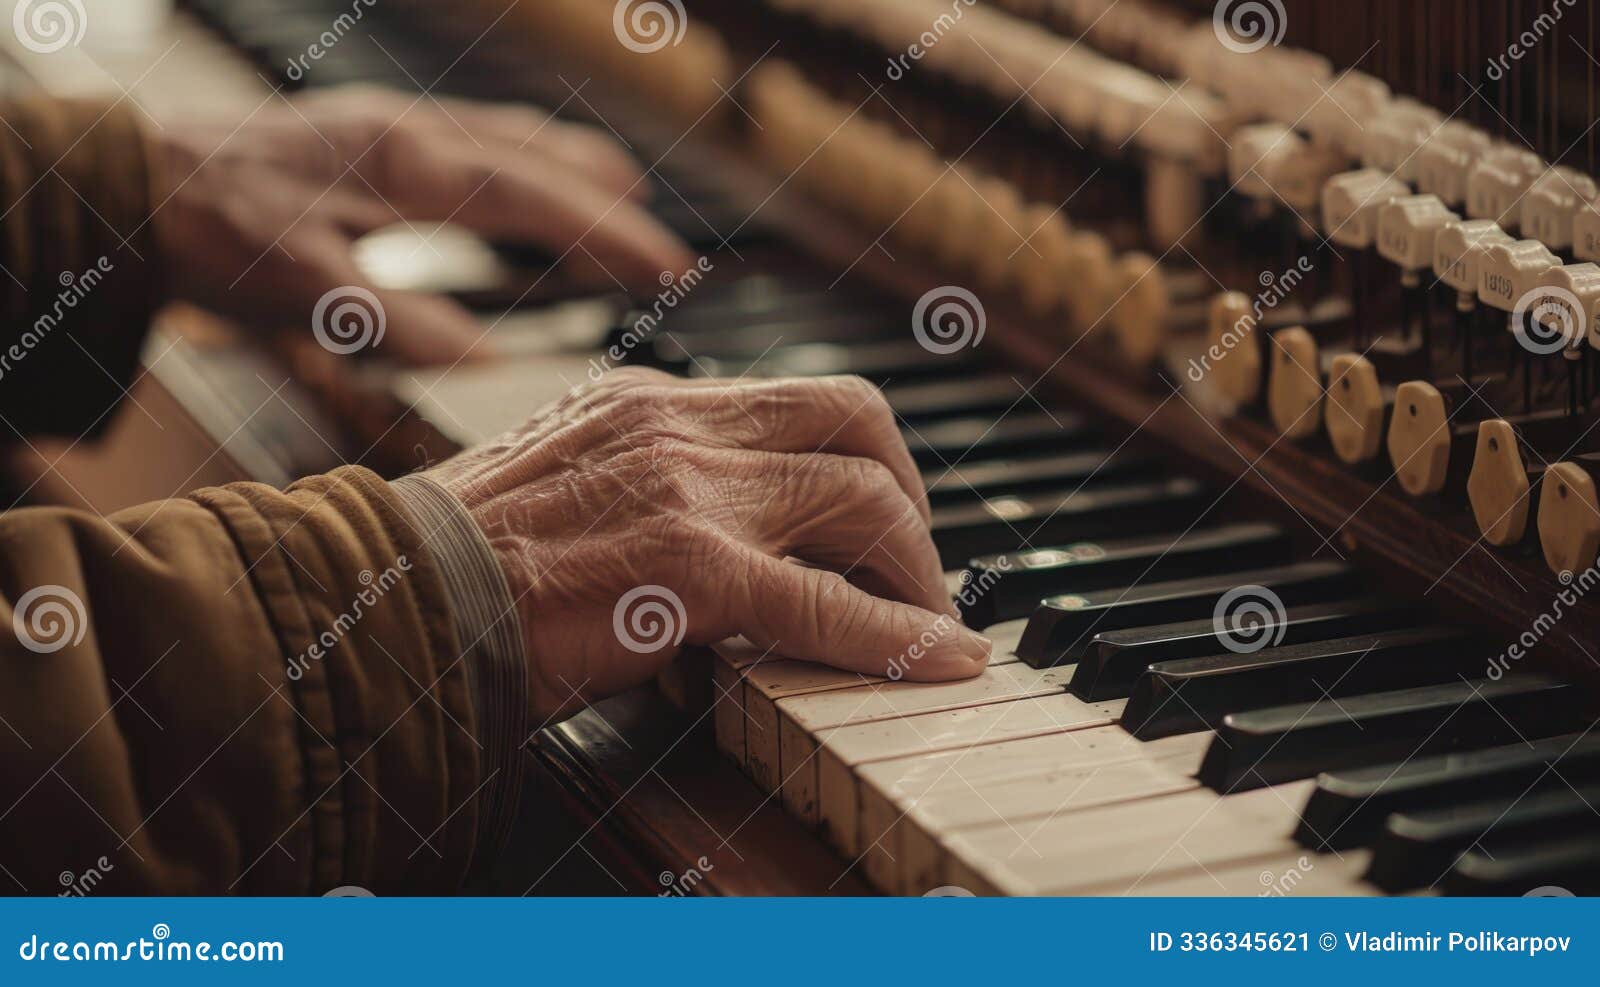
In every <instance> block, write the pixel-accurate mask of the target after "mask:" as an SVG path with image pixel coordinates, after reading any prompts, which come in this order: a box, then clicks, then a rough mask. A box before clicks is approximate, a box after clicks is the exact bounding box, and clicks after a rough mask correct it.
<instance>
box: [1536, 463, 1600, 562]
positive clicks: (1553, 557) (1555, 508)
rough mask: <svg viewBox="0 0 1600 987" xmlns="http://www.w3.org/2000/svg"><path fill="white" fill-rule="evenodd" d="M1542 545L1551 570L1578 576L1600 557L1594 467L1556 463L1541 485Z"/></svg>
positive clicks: (1598, 501)
mask: <svg viewBox="0 0 1600 987" xmlns="http://www.w3.org/2000/svg"><path fill="white" fill-rule="evenodd" d="M1539 545H1540V547H1541V548H1543V549H1544V561H1545V564H1546V565H1548V566H1549V567H1550V571H1551V572H1554V573H1557V574H1560V573H1567V574H1568V576H1576V575H1577V574H1578V573H1580V572H1583V571H1584V570H1586V569H1590V568H1592V567H1594V566H1595V565H1596V560H1597V559H1600V498H1597V497H1596V495H1595V482H1594V468H1593V467H1592V466H1591V467H1589V468H1585V466H1583V465H1580V464H1578V463H1574V462H1565V463H1556V464H1555V465H1553V466H1551V467H1550V468H1549V469H1548V470H1546V471H1545V474H1544V478H1543V479H1542V480H1541V481H1540V485H1539Z"/></svg>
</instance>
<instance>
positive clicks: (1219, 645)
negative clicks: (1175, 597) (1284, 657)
mask: <svg viewBox="0 0 1600 987" xmlns="http://www.w3.org/2000/svg"><path fill="white" fill-rule="evenodd" d="M1416 619H1417V615H1416V611H1415V609H1414V608H1412V607H1409V606H1404V605H1402V604H1399V603H1396V602H1395V601H1393V600H1386V599H1379V598H1378V597H1362V598H1359V599H1352V600H1340V601H1338V602H1336V603H1314V604H1311V605H1309V606H1303V607H1289V608H1288V609H1287V610H1285V611H1284V614H1283V617H1282V618H1281V619H1279V618H1277V617H1274V618H1272V619H1271V620H1270V621H1268V623H1267V624H1266V628H1265V631H1264V633H1266V634H1269V635H1270V640H1274V641H1277V642H1278V643H1279V644H1280V645H1285V644H1304V643H1306V642H1309V641H1328V640H1332V639H1334V638H1339V637H1350V636H1351V635H1354V634H1370V633H1373V632H1375V631H1382V630H1389V629H1391V628H1399V627H1406V626H1409V625H1411V624H1414V623H1416ZM1223 631H1224V629H1223V628H1219V627H1218V626H1217V622H1216V620H1215V619H1214V618H1212V617H1206V618H1203V619H1201V620H1189V621H1183V622H1181V623H1176V624H1156V625H1155V626H1152V627H1136V628H1132V629H1130V630H1120V631H1104V632H1102V633H1099V634H1096V635H1095V636H1094V638H1093V640H1091V641H1090V642H1089V646H1088V648H1087V649H1086V650H1085V651H1084V653H1083V655H1082V657H1080V658H1079V659H1078V667H1077V668H1076V669H1074V670H1073V673H1072V682H1071V685H1070V686H1069V689H1070V691H1071V692H1072V694H1073V695H1075V696H1077V697H1078V698H1080V699H1085V700H1088V701H1090V702H1099V701H1101V700H1105V699H1118V698H1121V697H1123V696H1126V695H1128V693H1129V692H1131V691H1132V690H1133V685H1134V683H1135V682H1136V681H1138V678H1139V676H1140V675H1141V674H1143V672H1144V670H1145V669H1146V668H1148V667H1150V666H1151V665H1153V664H1155V663H1156V662H1158V661H1170V660H1173V659H1176V658H1195V657H1199V656H1201V655H1214V654H1219V653H1221V652H1223V651H1226V650H1227V645H1226V644H1225V643H1224V641H1223Z"/></svg>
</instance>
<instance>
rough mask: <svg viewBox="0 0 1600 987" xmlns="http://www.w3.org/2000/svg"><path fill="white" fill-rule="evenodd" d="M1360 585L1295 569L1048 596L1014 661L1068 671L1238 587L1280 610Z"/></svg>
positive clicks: (1190, 615)
mask: <svg viewBox="0 0 1600 987" xmlns="http://www.w3.org/2000/svg"><path fill="white" fill-rule="evenodd" d="M1357 581H1358V573H1357V572H1356V570H1355V569H1354V568H1352V567H1350V566H1348V565H1345V564H1344V563H1342V562H1300V563H1296V564H1294V565H1286V566H1276V567H1273V568H1268V569H1243V570H1238V571H1235V572H1229V573H1220V574H1217V575H1212V576H1202V577H1198V578H1195V579H1180V580H1174V581H1171V582H1163V583H1148V584H1143V585H1136V586H1129V587H1123V588H1119V589H1108V590H1097V591H1095V592H1092V593H1072V594H1066V595H1061V596H1051V597H1047V598H1045V599H1044V600H1043V601H1041V602H1040V604H1039V606H1038V608H1037V609H1035V610H1034V612H1033V614H1032V616H1030V617H1029V618H1028V626H1027V629H1026V630H1024V631H1023V633H1022V640H1021V642H1020V643H1019V644H1018V645H1017V657H1018V658H1021V659H1022V660H1023V661H1025V662H1027V663H1028V664H1030V665H1032V666H1033V667H1035V668H1043V667H1046V666H1048V665H1063V664H1071V663H1073V662H1076V661H1077V660H1078V659H1079V658H1081V657H1082V656H1083V654H1084V653H1085V652H1086V651H1087V650H1088V647H1089V643H1090V642H1091V641H1092V640H1093V639H1094V636H1095V635H1096V634H1099V633H1104V632H1106V631H1114V630H1121V629H1124V628H1129V627H1146V626H1149V625H1151V624H1165V623H1172V622H1173V621H1178V620H1198V619H1200V618H1202V617H1206V616H1212V615H1213V614H1215V612H1216V610H1217V606H1218V604H1219V603H1220V602H1221V601H1222V599H1223V597H1224V596H1226V595H1227V594H1229V593H1231V592H1233V591H1234V590H1237V589H1239V588H1241V587H1246V588H1248V587H1261V588H1264V589H1265V590H1267V591H1269V592H1270V593H1272V594H1273V596H1274V597H1275V598H1276V600H1277V601H1278V604H1277V605H1278V606H1280V607H1291V606H1298V605H1300V604H1305V603H1316V602H1320V601H1326V600H1336V599H1339V598H1341V597H1344V596H1348V595H1350V593H1352V592H1353V591H1354V590H1355V588H1356V583H1357ZM1250 592H1251V594H1252V595H1255V594H1256V593H1258V592H1259V591H1258V590H1251V591H1250Z"/></svg>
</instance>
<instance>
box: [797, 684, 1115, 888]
mask: <svg viewBox="0 0 1600 987" xmlns="http://www.w3.org/2000/svg"><path fill="white" fill-rule="evenodd" d="M1055 671H1058V672H1060V671H1064V670H1063V669H1055ZM1065 671H1067V674H1069V675H1070V670H1065ZM1122 706H1123V703H1122V702H1121V701H1120V700H1115V701H1111V702H1104V703H1085V702H1084V701H1082V700H1081V699H1078V698H1077V697H1076V696H1071V695H1068V694H1067V693H1066V692H1060V693H1050V694H1047V695H1043V696H1031V697H1028V698H1023V699H1015V700H1012V701H1007V702H997V703H990V704H988V705H984V706H968V707H964V708H961V709H952V710H946V711H944V712H937V713H924V714H921V715H917V716H905V717H900V718H897V719H886V720H878V721H875V722H872V723H858V724H852V725H850V726H845V727H839V728H837V729H832V730H828V731H826V735H825V736H823V737H821V738H819V739H820V743H819V745H818V748H817V754H816V757H815V759H814V762H815V767H816V772H815V774H814V775H813V776H812V778H813V779H814V784H815V785H816V803H817V808H816V818H817V820H818V821H819V822H820V824H821V829H822V834H823V837H824V838H825V839H827V840H828V841H829V842H830V843H831V844H833V845H834V846H835V847H837V848H838V849H839V850H841V851H842V852H844V853H845V854H847V855H848V856H851V857H855V856H856V855H858V854H859V853H860V852H861V849H862V844H861V840H860V832H859V830H858V823H859V821H860V812H861V810H860V806H861V791H860V785H859V783H858V779H857V777H856V770H857V769H858V768H860V767H861V766H862V765H863V764H868V763H871V762H873V761H879V760H888V759H891V758H901V757H907V756H910V755H915V754H919V753H935V752H939V751H952V750H967V749H973V748H978V747H981V746H984V745H988V744H994V743H999V742H1001V741H1006V740H1016V739H1019V738H1023V737H1036V736H1041V735H1043V734H1050V733H1061V732H1064V731H1068V730H1077V729H1084V728H1087V727H1101V726H1108V725H1110V724H1111V723H1113V722H1115V720H1116V717H1117V716H1119V715H1121V711H1122Z"/></svg>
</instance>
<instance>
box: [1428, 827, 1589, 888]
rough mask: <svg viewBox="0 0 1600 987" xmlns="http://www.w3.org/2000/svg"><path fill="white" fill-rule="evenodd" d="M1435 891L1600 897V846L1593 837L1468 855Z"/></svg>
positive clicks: (1451, 870) (1457, 863) (1480, 851)
mask: <svg viewBox="0 0 1600 987" xmlns="http://www.w3.org/2000/svg"><path fill="white" fill-rule="evenodd" d="M1439 889H1440V890H1441V891H1443V892H1444V893H1445V894H1451V895H1470V896H1473V897H1487V896H1491V895H1522V896H1533V897H1541V898H1555V897H1566V896H1567V895H1568V894H1573V895H1583V896H1590V895H1600V841H1597V840H1596V839H1595V838H1594V837H1593V836H1579V837H1571V838H1568V839H1563V840H1552V841H1549V842H1539V843H1533V844H1530V845H1528V846H1523V847H1516V848H1508V847H1502V848H1500V849H1498V850H1496V851H1493V855H1492V856H1491V852H1490V851H1486V850H1482V849H1474V850H1468V851H1467V852H1466V853H1464V854H1462V855H1461V859H1460V860H1458V861H1456V865H1455V866H1454V867H1452V868H1450V873H1448V874H1446V875H1445V877H1444V880H1443V881H1440V882H1439Z"/></svg>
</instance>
